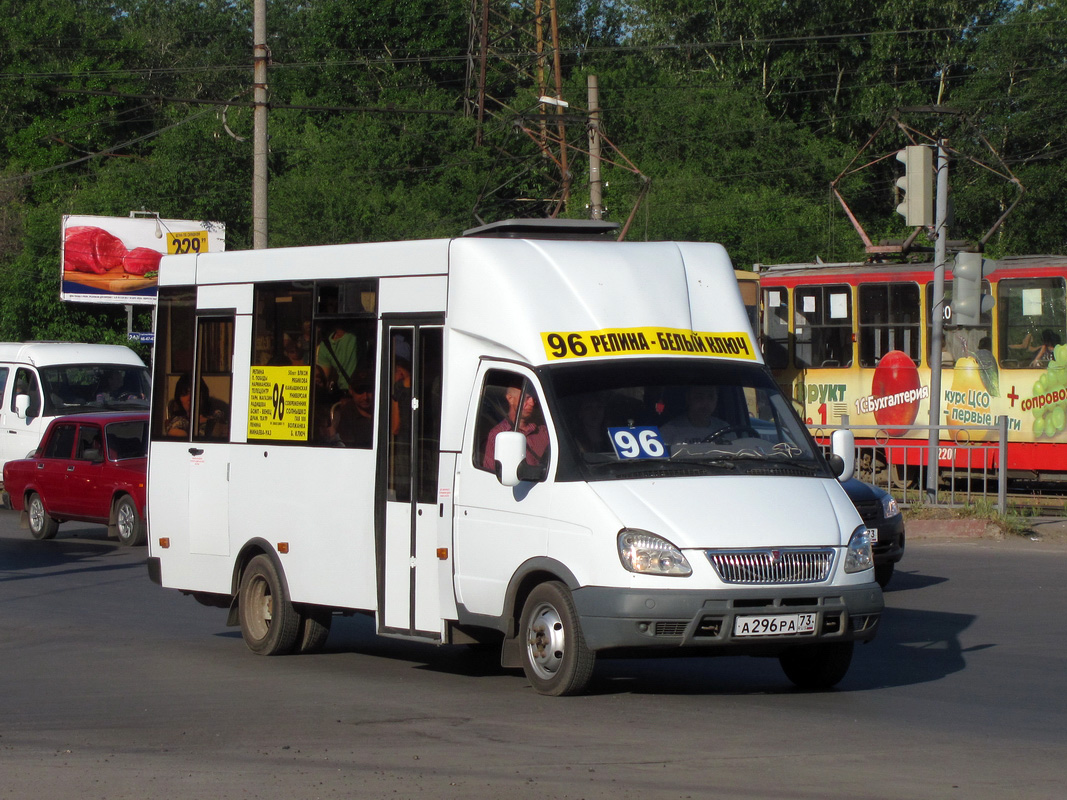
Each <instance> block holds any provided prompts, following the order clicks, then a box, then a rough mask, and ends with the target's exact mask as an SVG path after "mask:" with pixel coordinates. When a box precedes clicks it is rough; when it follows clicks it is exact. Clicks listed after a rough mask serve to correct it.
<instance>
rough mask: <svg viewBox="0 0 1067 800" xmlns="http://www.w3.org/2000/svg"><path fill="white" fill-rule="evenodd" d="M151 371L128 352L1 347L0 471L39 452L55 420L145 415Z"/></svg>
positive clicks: (63, 345) (103, 347)
mask: <svg viewBox="0 0 1067 800" xmlns="http://www.w3.org/2000/svg"><path fill="white" fill-rule="evenodd" d="M149 388H150V386H149V375H148V368H147V367H145V365H144V362H143V361H141V359H140V357H139V356H138V355H137V354H136V353H135V352H133V350H131V349H130V348H128V347H124V346H122V345H111V344H77V343H71V342H24V343H19V342H0V469H2V468H3V465H4V464H6V463H7V462H8V461H11V460H12V459H16V458H25V457H26V456H27V455H28V454H29V453H32V452H33V451H34V450H36V449H37V445H39V444H40V443H41V436H43V435H44V430H45V428H46V427H47V426H48V423H49V422H51V420H52V418H53V417H58V416H61V415H63V414H77V413H80V412H83V411H107V410H131V409H137V408H140V409H147V408H148V394H149Z"/></svg>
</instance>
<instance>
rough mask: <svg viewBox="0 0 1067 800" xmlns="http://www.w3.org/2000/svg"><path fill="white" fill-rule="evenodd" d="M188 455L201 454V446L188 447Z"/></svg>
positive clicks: (202, 453)
mask: <svg viewBox="0 0 1067 800" xmlns="http://www.w3.org/2000/svg"><path fill="white" fill-rule="evenodd" d="M189 455H191V456H202V455H204V451H203V449H202V448H199V447H190V448H189Z"/></svg>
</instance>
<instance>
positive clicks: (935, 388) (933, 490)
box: [926, 139, 948, 503]
mask: <svg viewBox="0 0 1067 800" xmlns="http://www.w3.org/2000/svg"><path fill="white" fill-rule="evenodd" d="M936 202H937V216H936V222H935V230H936V233H937V236H936V238H935V239H934V297H933V305H932V306H931V314H932V317H933V318H932V319H931V323H932V324H931V326H930V328H931V333H930V423H929V424H930V438H929V441H928V443H927V448H928V450H927V454H926V495H927V499H928V500H929V502H931V503H936V502H937V483H938V480H937V479H938V474H937V461H938V459H937V450H938V442H939V441H940V437H941V349H942V348H941V341H942V329H943V328H944V323H945V262H946V261H947V257H948V153H947V151H946V150H945V140H944V139H938V140H937V201H936Z"/></svg>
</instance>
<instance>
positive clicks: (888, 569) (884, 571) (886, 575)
mask: <svg viewBox="0 0 1067 800" xmlns="http://www.w3.org/2000/svg"><path fill="white" fill-rule="evenodd" d="M895 566H896V565H895V564H875V565H874V579H875V580H876V581H878V585H879V586H881V587H882V588H883V589H884V588H885V587H886V586H888V585H889V581H890V580H891V579H892V577H893V567H895Z"/></svg>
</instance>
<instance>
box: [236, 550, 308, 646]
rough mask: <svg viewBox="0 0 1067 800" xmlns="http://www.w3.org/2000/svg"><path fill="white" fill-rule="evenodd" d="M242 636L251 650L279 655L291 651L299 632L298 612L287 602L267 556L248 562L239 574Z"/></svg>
mask: <svg viewBox="0 0 1067 800" xmlns="http://www.w3.org/2000/svg"><path fill="white" fill-rule="evenodd" d="M237 611H238V617H239V619H240V621H241V636H242V637H244V640H245V644H246V645H248V649H249V650H251V651H252V652H253V653H257V654H259V655H261V656H278V655H284V654H286V653H291V652H292V651H293V647H295V646H296V639H297V635H298V634H299V633H300V615H299V614H298V613H297V612H296V609H295V608H293V604H292V603H291V602H289V596H288V594H287V592H286V591H285V584H284V583H283V582H282V579H281V575H279V574H278V569H277V568H276V567H275V566H274V562H273V561H271V559H270V557H269V556H266V555H258V556H256V557H255V558H253V559H252V560H251V561H249V562H248V566H247V567H246V568H245V571H244V574H243V575H242V576H241V590H240V594H239V598H238V609H237Z"/></svg>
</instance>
